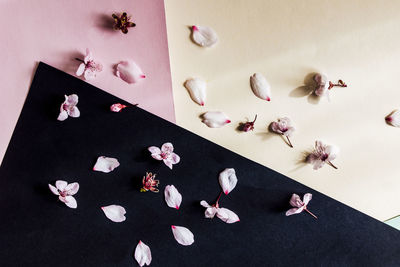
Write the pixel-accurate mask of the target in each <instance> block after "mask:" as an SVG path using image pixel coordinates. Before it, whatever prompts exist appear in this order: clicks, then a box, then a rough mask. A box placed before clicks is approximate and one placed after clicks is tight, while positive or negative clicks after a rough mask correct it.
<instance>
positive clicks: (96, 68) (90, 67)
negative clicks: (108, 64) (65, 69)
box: [75, 48, 103, 81]
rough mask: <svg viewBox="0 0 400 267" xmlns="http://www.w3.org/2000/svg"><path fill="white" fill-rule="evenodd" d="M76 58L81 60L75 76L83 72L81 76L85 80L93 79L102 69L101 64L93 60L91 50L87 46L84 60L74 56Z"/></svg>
mask: <svg viewBox="0 0 400 267" xmlns="http://www.w3.org/2000/svg"><path fill="white" fill-rule="evenodd" d="M75 59H76V60H78V61H80V62H82V63H81V64H80V65H79V68H78V70H77V71H76V75H77V76H81V75H82V74H83V77H85V80H88V81H89V80H93V79H94V78H96V75H97V73H98V72H101V71H102V70H103V65H101V63H99V62H95V61H94V60H93V56H92V52H90V50H89V49H88V48H86V56H85V58H84V60H82V59H79V58H75Z"/></svg>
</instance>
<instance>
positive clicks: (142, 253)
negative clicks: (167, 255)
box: [135, 241, 151, 266]
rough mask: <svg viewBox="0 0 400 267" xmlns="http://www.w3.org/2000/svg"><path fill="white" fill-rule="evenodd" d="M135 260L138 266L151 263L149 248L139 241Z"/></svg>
mask: <svg viewBox="0 0 400 267" xmlns="http://www.w3.org/2000/svg"><path fill="white" fill-rule="evenodd" d="M135 260H136V261H137V262H138V264H139V265H140V266H144V265H150V263H151V251H150V248H149V247H148V246H147V245H146V244H145V243H143V242H142V241H139V243H138V244H137V246H136V249H135Z"/></svg>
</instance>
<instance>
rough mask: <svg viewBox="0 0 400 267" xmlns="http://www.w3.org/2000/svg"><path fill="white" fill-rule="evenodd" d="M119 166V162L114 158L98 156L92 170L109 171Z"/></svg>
mask: <svg viewBox="0 0 400 267" xmlns="http://www.w3.org/2000/svg"><path fill="white" fill-rule="evenodd" d="M118 166H119V162H118V160H117V159H115V158H108V157H105V156H100V157H98V158H97V161H96V164H95V165H94V167H93V170H94V171H100V172H105V173H109V172H111V171H113V170H114V169H115V168H117V167H118Z"/></svg>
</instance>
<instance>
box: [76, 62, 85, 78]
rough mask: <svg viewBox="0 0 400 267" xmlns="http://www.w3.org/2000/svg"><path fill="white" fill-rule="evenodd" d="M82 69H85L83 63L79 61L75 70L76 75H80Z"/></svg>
mask: <svg viewBox="0 0 400 267" xmlns="http://www.w3.org/2000/svg"><path fill="white" fill-rule="evenodd" d="M84 71H85V64H84V63H81V64H80V65H79V67H78V69H77V70H76V76H81V75H82V74H83V72H84Z"/></svg>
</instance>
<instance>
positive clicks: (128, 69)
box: [116, 61, 144, 84]
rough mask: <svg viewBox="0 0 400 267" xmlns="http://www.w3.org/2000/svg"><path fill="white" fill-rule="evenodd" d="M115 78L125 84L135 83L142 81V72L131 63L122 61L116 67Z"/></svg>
mask: <svg viewBox="0 0 400 267" xmlns="http://www.w3.org/2000/svg"><path fill="white" fill-rule="evenodd" d="M116 75H117V77H119V78H121V79H122V80H124V81H125V82H127V83H129V84H131V83H137V82H139V81H140V80H141V79H143V77H142V76H143V75H144V74H143V71H142V70H141V69H140V67H139V66H138V65H137V64H136V63H135V62H133V61H122V62H121V63H119V64H118V65H117V72H116Z"/></svg>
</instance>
